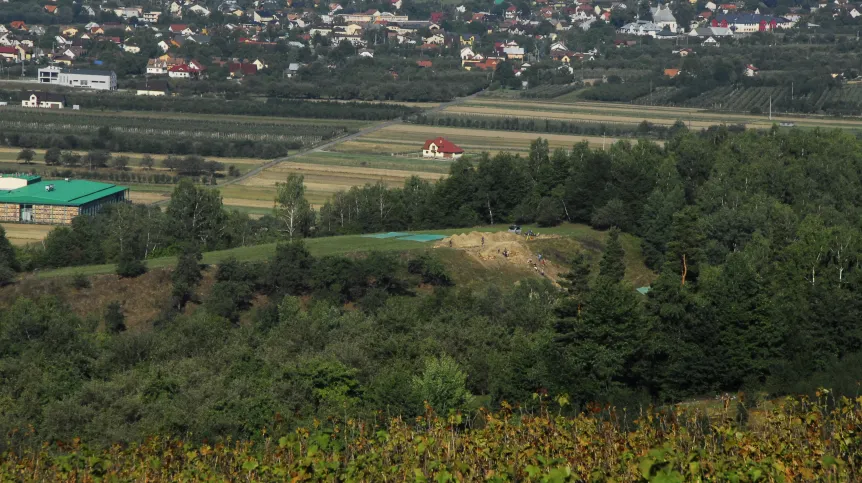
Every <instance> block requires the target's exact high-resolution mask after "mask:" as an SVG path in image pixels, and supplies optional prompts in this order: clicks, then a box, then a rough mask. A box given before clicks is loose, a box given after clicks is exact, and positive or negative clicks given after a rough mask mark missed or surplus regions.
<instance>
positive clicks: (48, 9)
mask: <svg viewBox="0 0 862 483" xmlns="http://www.w3.org/2000/svg"><path fill="white" fill-rule="evenodd" d="M45 11H46V12H48V13H53V14H54V15H57V6H56V5H45Z"/></svg>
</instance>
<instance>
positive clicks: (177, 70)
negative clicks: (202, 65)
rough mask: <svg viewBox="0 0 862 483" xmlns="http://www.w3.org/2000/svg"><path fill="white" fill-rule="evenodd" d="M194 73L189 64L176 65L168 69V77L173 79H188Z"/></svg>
mask: <svg viewBox="0 0 862 483" xmlns="http://www.w3.org/2000/svg"><path fill="white" fill-rule="evenodd" d="M191 76H192V71H191V69H190V68H189V66H188V65H187V64H180V65H174V66H171V67H169V68H168V77H170V78H172V79H188V78H190V77H191Z"/></svg>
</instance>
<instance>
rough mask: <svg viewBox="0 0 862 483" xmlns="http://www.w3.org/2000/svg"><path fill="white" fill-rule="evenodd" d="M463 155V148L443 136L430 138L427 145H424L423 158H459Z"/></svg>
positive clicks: (426, 142)
mask: <svg viewBox="0 0 862 483" xmlns="http://www.w3.org/2000/svg"><path fill="white" fill-rule="evenodd" d="M463 155H464V150H463V149H461V148H460V147H459V146H457V145H456V144H455V143H453V142H451V141H449V140H447V139H446V138H443V137H437V138H434V139H429V140H427V141H425V145H423V146H422V157H423V158H438V159H440V158H445V159H458V158H460V157H461V156H463Z"/></svg>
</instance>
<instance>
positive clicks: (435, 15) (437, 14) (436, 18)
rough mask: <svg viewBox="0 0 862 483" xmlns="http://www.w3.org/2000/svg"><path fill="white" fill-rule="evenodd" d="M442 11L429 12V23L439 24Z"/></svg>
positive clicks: (441, 18) (442, 14)
mask: <svg viewBox="0 0 862 483" xmlns="http://www.w3.org/2000/svg"><path fill="white" fill-rule="evenodd" d="M444 15H445V14H444V13H443V12H431V23H436V24H439V23H440V22H441V21H442V20H443V16H444Z"/></svg>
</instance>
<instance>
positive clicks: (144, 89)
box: [135, 79, 171, 96]
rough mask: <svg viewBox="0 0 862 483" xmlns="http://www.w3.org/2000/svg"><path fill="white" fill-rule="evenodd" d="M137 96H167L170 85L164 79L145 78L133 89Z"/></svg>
mask: <svg viewBox="0 0 862 483" xmlns="http://www.w3.org/2000/svg"><path fill="white" fill-rule="evenodd" d="M135 91H136V93H137V95H139V96H167V95H170V93H171V85H170V84H168V81H166V80H149V79H148V80H146V81H144V82H141V83H139V84H138V85H137V87H136V89H135Z"/></svg>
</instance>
